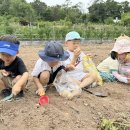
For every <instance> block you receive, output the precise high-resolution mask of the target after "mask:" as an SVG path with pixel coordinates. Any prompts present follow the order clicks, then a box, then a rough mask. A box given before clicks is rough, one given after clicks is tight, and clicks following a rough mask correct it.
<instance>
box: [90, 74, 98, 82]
mask: <svg viewBox="0 0 130 130" xmlns="http://www.w3.org/2000/svg"><path fill="white" fill-rule="evenodd" d="M90 77H91V78H92V79H93V80H94V81H97V80H98V77H97V74H96V73H91V74H90Z"/></svg>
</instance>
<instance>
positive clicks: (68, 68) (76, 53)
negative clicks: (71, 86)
mask: <svg viewBox="0 0 130 130" xmlns="http://www.w3.org/2000/svg"><path fill="white" fill-rule="evenodd" d="M80 53H81V49H80V48H79V47H78V48H77V49H75V50H74V56H73V58H72V60H71V61H70V64H68V65H66V71H71V70H74V69H75V66H76V61H77V59H78V57H79V55H80Z"/></svg>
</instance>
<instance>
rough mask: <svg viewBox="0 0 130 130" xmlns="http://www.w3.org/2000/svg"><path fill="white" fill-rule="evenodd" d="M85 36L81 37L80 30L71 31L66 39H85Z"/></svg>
mask: <svg viewBox="0 0 130 130" xmlns="http://www.w3.org/2000/svg"><path fill="white" fill-rule="evenodd" d="M83 39H84V38H82V37H80V35H79V33H78V32H75V31H71V32H69V33H67V34H66V37H65V41H70V40H83Z"/></svg>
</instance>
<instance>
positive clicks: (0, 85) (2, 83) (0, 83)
mask: <svg viewBox="0 0 130 130" xmlns="http://www.w3.org/2000/svg"><path fill="white" fill-rule="evenodd" d="M5 88H6V86H5V84H4V82H3V81H2V80H1V79H0V90H3V89H5Z"/></svg>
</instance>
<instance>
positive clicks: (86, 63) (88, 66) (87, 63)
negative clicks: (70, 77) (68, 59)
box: [82, 56, 103, 86]
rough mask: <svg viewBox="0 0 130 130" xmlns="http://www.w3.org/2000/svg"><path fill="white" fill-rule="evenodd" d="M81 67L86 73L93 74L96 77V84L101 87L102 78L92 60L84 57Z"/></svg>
mask: <svg viewBox="0 0 130 130" xmlns="http://www.w3.org/2000/svg"><path fill="white" fill-rule="evenodd" d="M82 64H83V67H84V71H85V72H86V71H88V72H94V73H96V75H97V79H98V81H97V84H98V85H99V86H102V85H103V81H102V77H101V76H100V74H99V72H98V70H97V68H96V66H95V64H94V63H93V61H92V59H91V58H90V57H89V56H84V57H83V61H82Z"/></svg>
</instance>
